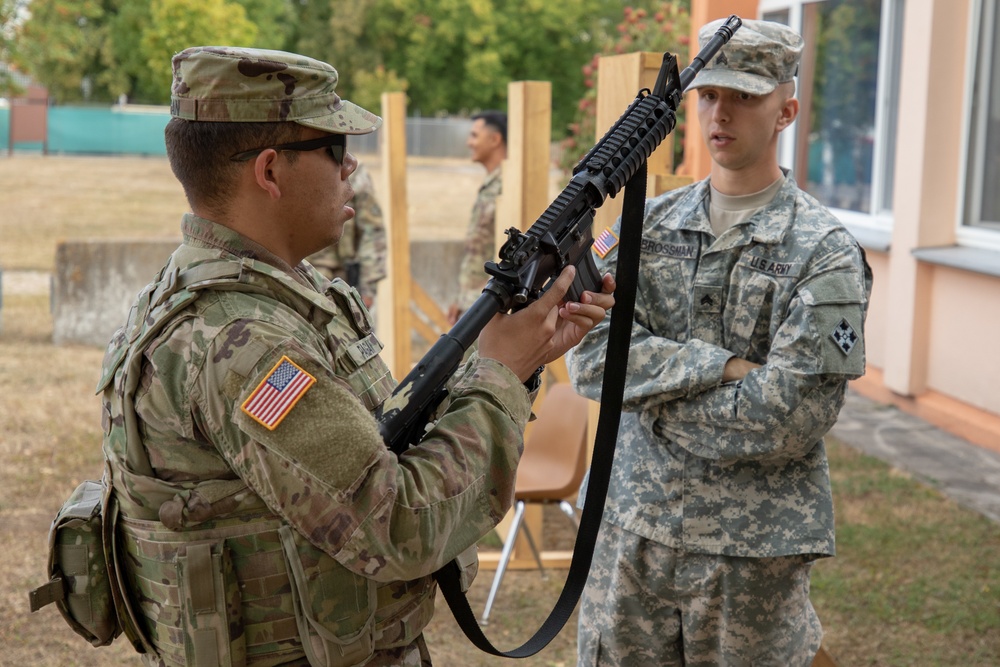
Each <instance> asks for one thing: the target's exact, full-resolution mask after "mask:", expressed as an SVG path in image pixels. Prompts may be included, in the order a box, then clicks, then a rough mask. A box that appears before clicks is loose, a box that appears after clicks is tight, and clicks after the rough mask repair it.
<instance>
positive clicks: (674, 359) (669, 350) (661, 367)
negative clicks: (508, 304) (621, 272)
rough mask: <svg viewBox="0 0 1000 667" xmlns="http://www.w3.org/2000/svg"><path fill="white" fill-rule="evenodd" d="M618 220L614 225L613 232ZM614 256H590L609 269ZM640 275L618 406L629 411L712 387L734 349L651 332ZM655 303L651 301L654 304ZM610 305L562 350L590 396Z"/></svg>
mask: <svg viewBox="0 0 1000 667" xmlns="http://www.w3.org/2000/svg"><path fill="white" fill-rule="evenodd" d="M620 224H621V222H620V221H619V222H618V223H616V224H615V227H614V228H613V229H614V231H615V232H616V234H617V232H618V230H619V228H620ZM617 259H618V248H617V246H616V247H615V248H613V249H612V250H611V252H609V253H608V254H607V256H606V257H605V258H604V259H601V258H600V257H598V256H597V255H595V261H596V263H597V270H598V271H599V272H600V273H601V274H602V275H603V274H604V273H608V272H610V273H612V274H614V272H615V269H616V266H617ZM643 297H644V290H643V285H642V281H641V280H640V283H639V287H638V293H637V295H636V301H635V316H634V320H633V323H632V340H631V344H630V345H629V350H628V368H627V371H626V372H627V376H628V382H627V384H626V386H625V396H624V400H623V403H622V408H623V409H624V410H626V411H628V412H641V411H643V410H647V409H651V408H653V407H655V406H656V405H659V404H660V403H663V402H664V401H670V400H674V399H677V398H685V397H690V396H694V395H696V394H698V393H701V392H703V391H705V390H706V389H708V388H710V387H714V386H716V385H718V384H719V382H721V380H722V371H723V369H724V368H725V365H726V361H728V360H729V359H730V358H731V357H732V356H733V354H732V353H731V352H728V351H727V350H725V349H723V348H721V347H718V346H716V345H712V344H710V343H706V342H705V341H702V340H697V339H694V340H691V341H688V342H686V343H680V342H677V341H675V340H671V339H669V338H664V337H662V336H656V335H654V334H653V333H652V332H651V331H650V329H649V327H648V326H647V324H646V323H648V322H649V321H650V318H649V308H650V307H651V305H650V304H647V303H646V302H645V300H644V298H643ZM655 306H656V304H652V307H655ZM613 312H614V310H613V309H612V310H611V311H609V312H608V314H607V315H606V316H605V318H604V320H603V321H602V322H601V323H600V324H598V325H597V326H596V327H594V328H593V329H591V330H590V331H589V332H588V333H587V334H586V335H585V336H584V338H583V340H582V341H581V342H580V344H579V345H577V346H576V347H575V348H573V349H572V350H570V352H569V354H568V355H567V367H568V369H569V372H570V379H571V381H572V383H573V386H574V388H575V389H576V391H577V392H578V393H580V394H581V395H583V396H586V397H588V398H591V399H593V400H596V401H599V400H600V398H601V383H602V382H603V378H604V364H605V355H606V352H607V344H608V330H609V328H610V324H611V317H612V316H613Z"/></svg>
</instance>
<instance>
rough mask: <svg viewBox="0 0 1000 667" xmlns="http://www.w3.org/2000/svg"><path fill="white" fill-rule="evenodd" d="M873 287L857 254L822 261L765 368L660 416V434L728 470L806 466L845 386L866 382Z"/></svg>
mask: <svg viewBox="0 0 1000 667" xmlns="http://www.w3.org/2000/svg"><path fill="white" fill-rule="evenodd" d="M870 278H871V274H870V270H869V269H868V267H867V264H866V263H865V262H864V259H863V256H862V255H861V252H860V249H859V248H857V247H856V246H851V245H846V247H845V246H841V247H840V248H835V249H833V250H832V251H830V252H828V253H827V254H825V255H824V256H823V257H822V258H821V259H820V260H818V261H817V262H815V263H814V265H813V267H812V270H811V271H810V273H809V276H808V277H807V278H805V279H804V280H803V281H802V282H801V283H800V285H799V287H798V290H797V294H796V295H795V296H794V297H793V299H792V301H791V303H790V305H789V312H788V315H787V317H786V318H785V319H784V320H783V322H782V324H781V326H780V327H779V330H778V331H777V333H776V335H775V336H774V340H773V343H772V347H771V350H770V352H769V354H768V359H767V362H766V363H765V364H764V365H763V366H761V367H760V368H758V369H755V370H753V371H751V372H750V373H748V374H747V376H746V377H745V378H744V379H743V380H742V381H741V382H734V383H727V384H724V385H721V386H717V387H713V388H711V389H709V390H708V391H705V392H703V393H701V394H698V395H696V396H692V397H688V398H684V399H679V400H674V401H670V402H666V403H663V404H662V405H660V406H658V407H657V409H656V411H655V413H654V414H653V415H652V417H651V418H652V419H653V420H654V421H653V423H652V424H651V425H650V426H651V428H652V429H653V431H654V433H657V434H658V435H660V436H662V437H667V438H670V439H671V440H674V441H676V442H677V443H678V444H680V445H681V446H682V447H684V448H685V449H687V450H688V451H690V452H691V453H693V454H695V455H697V456H701V457H705V458H709V459H715V460H720V461H723V462H726V461H735V460H760V461H782V460H789V459H794V458H799V457H802V456H805V455H806V454H807V453H808V452H809V451H810V450H812V448H813V447H814V446H815V445H816V443H817V442H819V440H820V439H821V438H822V437H823V435H825V434H826V432H827V431H829V429H830V428H831V427H832V426H833V424H834V422H835V421H836V419H837V416H838V414H839V412H840V408H841V407H842V406H843V403H844V399H845V393H846V388H847V382H848V380H851V379H854V378H857V377H860V376H861V375H863V374H864V370H865V351H864V337H863V329H864V318H865V313H866V310H867V303H868V296H869V294H870Z"/></svg>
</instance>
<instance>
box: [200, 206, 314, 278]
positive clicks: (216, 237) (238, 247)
mask: <svg viewBox="0 0 1000 667" xmlns="http://www.w3.org/2000/svg"><path fill="white" fill-rule="evenodd" d="M181 232H182V233H183V235H184V243H185V244H186V245H189V246H192V247H195V248H206V249H212V250H221V251H222V252H225V253H229V254H231V255H236V256H237V257H245V258H246V259H252V260H255V261H258V262H263V263H264V264H268V265H270V266H273V267H275V268H277V269H279V270H281V271H283V272H284V273H287V274H288V275H290V276H292V277H293V278H294V279H295V281H296V282H298V283H301V284H302V285H305V286H308V287H310V288H312V289H317V286H316V285H315V284H313V281H312V280H310V279H309V278H307V277H306V276H308V275H311V272H310V271H309V269H307V268H306V266H305V265H304V264H303V263H302V262H299V265H298V266H295V267H293V266H291V265H290V264H289V263H288V262H286V261H285V260H283V259H281V258H280V257H278V256H277V255H275V254H274V253H273V252H271V251H270V250H268V249H267V248H265V247H264V246H262V245H261V244H259V243H257V242H256V241H254V240H252V239H249V238H247V237H246V236H244V235H242V234H240V233H239V232H237V231H235V230H233V229H230V228H229V227H226V226H225V225H221V224H219V223H217V222H212V221H211V220H206V219H205V218H201V217H199V216H197V215H195V214H194V213H185V214H184V217H183V218H182V219H181Z"/></svg>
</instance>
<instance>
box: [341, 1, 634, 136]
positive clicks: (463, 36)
mask: <svg viewBox="0 0 1000 667" xmlns="http://www.w3.org/2000/svg"><path fill="white" fill-rule="evenodd" d="M620 7H621V5H620V4H619V3H617V2H613V1H612V0H521V1H520V2H510V1H509V0H375V3H374V6H373V7H372V8H371V9H370V10H369V11H368V12H367V15H366V19H365V20H366V27H365V30H364V32H363V33H362V34H361V39H360V40H359V41H360V44H361V46H362V48H364V49H369V50H370V51H373V52H374V53H375V54H377V57H379V58H381V64H382V65H384V66H385V69H386V70H387V71H389V72H395V73H396V74H397V75H398V76H399V77H401V78H402V79H404V80H406V81H407V82H408V83H409V97H410V107H411V108H412V109H415V110H418V111H420V112H422V113H425V114H436V113H440V112H448V113H467V112H469V111H474V110H478V109H483V108H503V107H504V106H505V105H506V96H507V84H508V83H509V82H510V81H516V80H544V81H550V82H551V83H552V90H553V124H554V127H556V128H560V129H561V128H562V127H564V126H565V125H566V124H567V123H568V122H569V120H570V119H571V117H572V108H571V105H570V104H567V101H568V100H576V99H578V98H579V96H580V95H581V94H582V92H583V89H584V84H583V77H582V75H581V74H580V71H579V69H578V67H579V64H580V63H582V62H586V61H587V60H589V59H590V57H591V55H592V54H593V53H594V51H595V50H597V48H598V47H597V46H596V43H597V42H598V41H599V40H600V39H601V35H603V34H605V33H606V32H607V30H608V29H609V28H610V26H612V25H613V24H614V20H615V18H614V17H615V16H616V15H618V14H619V13H620V11H621V9H620Z"/></svg>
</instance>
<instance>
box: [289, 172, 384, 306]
mask: <svg viewBox="0 0 1000 667" xmlns="http://www.w3.org/2000/svg"><path fill="white" fill-rule="evenodd" d="M349 180H350V182H351V187H352V188H354V197H353V198H352V199H351V201H350V202H349V204H348V205H349V206H350V207H351V208H353V209H354V217H353V218H352V219H350V220H348V221H347V222H346V223H345V224H344V233H343V235H342V236H341V238H340V241H339V242H337V243H336V244H334V245H331V246H327V247H326V248H324V249H323V250H320V251H319V252H317V253H314V254H312V255H310V256H309V257H307V259H308V260H309V263H310V264H312V265H313V266H314V267H316V268H317V269H319V272H320V273H322V274H323V275H324V276H326V277H327V278H329V279H330V280H333V279H334V278H340V279H341V280H344V281H345V282H348V283H349V284H351V285H352V286H353V287H356V288H357V289H358V292H360V293H361V296H362V297H363V298H366V299H370V300H371V301H374V300H375V297H376V294H377V292H378V282H379V281H380V280H382V279H383V278H385V275H386V271H385V255H386V238H385V226H384V225H383V224H382V209H381V207H380V206H379V204H378V198H377V197H376V196H375V183H374V182H373V180H372V177H371V174H370V173H368V169H367V167H365V165H364V164H363V163H360V162H359V163H358V168H357V169H355V170H354V173H353V174H351V175H350V178H349ZM351 265H353V266H354V267H355V269H354V270H356V271H357V274H358V276H359V279H354V277H353V276H352V275H350V274H351V273H352V270H351V269H350V268H349V267H350V266H351ZM355 283H356V284H355Z"/></svg>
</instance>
